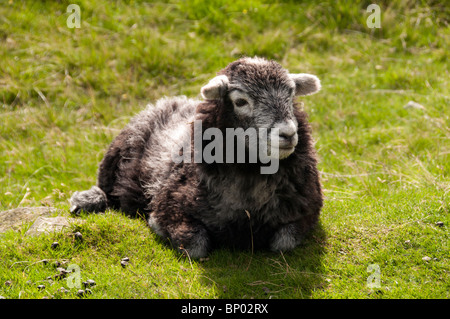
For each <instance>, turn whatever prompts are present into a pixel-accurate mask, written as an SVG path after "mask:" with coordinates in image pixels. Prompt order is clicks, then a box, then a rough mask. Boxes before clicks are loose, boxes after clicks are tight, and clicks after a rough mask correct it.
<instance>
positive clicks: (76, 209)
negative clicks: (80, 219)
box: [70, 205, 81, 215]
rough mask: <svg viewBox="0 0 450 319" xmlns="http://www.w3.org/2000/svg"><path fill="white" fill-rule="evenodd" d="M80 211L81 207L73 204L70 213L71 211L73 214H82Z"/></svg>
mask: <svg viewBox="0 0 450 319" xmlns="http://www.w3.org/2000/svg"><path fill="white" fill-rule="evenodd" d="M80 211H81V208H80V207H78V206H77V205H72V206H71V207H70V213H71V214H72V215H79V214H80Z"/></svg>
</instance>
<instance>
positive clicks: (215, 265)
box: [200, 223, 328, 299]
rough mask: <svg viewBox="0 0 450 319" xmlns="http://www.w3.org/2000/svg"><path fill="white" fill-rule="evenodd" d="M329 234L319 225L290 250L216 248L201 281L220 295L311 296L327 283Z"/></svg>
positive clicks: (219, 296)
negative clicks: (324, 260) (325, 259)
mask: <svg viewBox="0 0 450 319" xmlns="http://www.w3.org/2000/svg"><path fill="white" fill-rule="evenodd" d="M325 246H326V233H325V230H324V229H323V228H322V225H321V224H320V223H319V225H318V227H316V229H315V230H314V231H313V232H312V233H311V234H310V235H309V236H307V238H305V240H304V242H303V244H301V245H300V246H299V247H297V248H296V249H294V250H293V251H291V252H286V253H278V254H277V253H271V252H260V251H258V252H255V253H254V254H251V252H248V251H237V250H236V251H231V250H224V249H222V250H216V251H213V252H212V254H211V255H210V256H209V259H208V260H206V261H205V262H203V263H201V264H200V266H201V267H202V269H203V277H202V279H201V280H202V281H203V283H204V284H205V285H206V286H207V287H211V286H214V288H215V292H216V295H217V297H218V298H231V299H234V298H311V294H312V292H313V291H314V290H320V289H323V288H324V287H326V286H327V284H328V282H327V277H326V276H325V273H324V267H323V265H322V261H321V259H322V255H323V253H324V250H325Z"/></svg>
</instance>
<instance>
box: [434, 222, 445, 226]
mask: <svg viewBox="0 0 450 319" xmlns="http://www.w3.org/2000/svg"><path fill="white" fill-rule="evenodd" d="M436 226H439V227H442V226H444V222H436Z"/></svg>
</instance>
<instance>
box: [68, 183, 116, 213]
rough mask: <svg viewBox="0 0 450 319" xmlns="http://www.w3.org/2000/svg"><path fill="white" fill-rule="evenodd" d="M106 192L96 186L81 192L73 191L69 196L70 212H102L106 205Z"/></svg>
mask: <svg viewBox="0 0 450 319" xmlns="http://www.w3.org/2000/svg"><path fill="white" fill-rule="evenodd" d="M106 203H107V200H106V194H105V193H104V192H103V191H102V190H101V189H100V188H99V187H97V186H92V188H91V189H89V190H87V191H82V192H75V193H74V194H73V195H72V197H71V198H70V212H71V213H72V214H76V215H78V214H79V213H80V212H81V211H82V210H83V211H85V212H89V213H91V212H96V213H97V212H103V211H105V209H106V206H107V204H106Z"/></svg>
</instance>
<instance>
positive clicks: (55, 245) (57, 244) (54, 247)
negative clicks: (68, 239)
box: [50, 241, 59, 249]
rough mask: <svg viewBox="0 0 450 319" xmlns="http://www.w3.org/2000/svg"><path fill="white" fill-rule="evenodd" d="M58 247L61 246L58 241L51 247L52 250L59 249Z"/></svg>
mask: <svg viewBox="0 0 450 319" xmlns="http://www.w3.org/2000/svg"><path fill="white" fill-rule="evenodd" d="M58 246H59V243H58V242H57V241H55V242H54V243H53V244H52V245H51V246H50V247H51V248H52V249H56V248H58Z"/></svg>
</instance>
